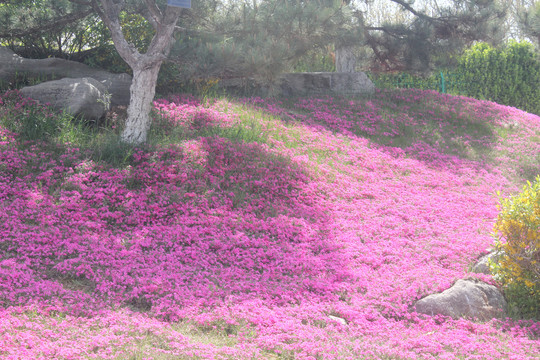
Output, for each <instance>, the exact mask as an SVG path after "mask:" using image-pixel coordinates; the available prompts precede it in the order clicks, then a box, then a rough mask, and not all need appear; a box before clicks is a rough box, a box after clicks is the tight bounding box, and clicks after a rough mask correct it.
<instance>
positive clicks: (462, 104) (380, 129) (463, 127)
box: [285, 89, 507, 167]
mask: <svg viewBox="0 0 540 360" xmlns="http://www.w3.org/2000/svg"><path fill="white" fill-rule="evenodd" d="M285 103H286V107H287V109H288V110H290V111H291V112H292V117H295V118H298V119H301V120H302V122H303V123H307V124H314V125H317V126H321V125H322V126H323V127H324V128H326V129H328V130H330V131H332V132H338V133H342V134H345V135H347V136H359V137H362V138H367V139H369V140H370V141H371V142H372V143H375V144H378V145H379V148H380V150H382V151H384V152H388V153H390V154H392V155H394V154H396V153H403V152H404V153H405V154H406V155H407V156H408V157H412V158H415V159H417V160H420V161H422V162H424V163H426V164H428V165H429V166H434V167H447V166H449V164H454V165H456V166H458V167H459V166H460V164H461V162H462V161H467V162H469V163H470V161H473V162H478V163H493V162H494V151H493V149H494V146H495V144H496V143H497V139H498V133H497V129H498V128H501V127H504V126H507V125H506V124H505V123H504V121H505V119H504V118H503V116H502V115H501V114H500V109H499V108H498V107H497V106H496V105H494V104H492V103H489V102H485V101H479V100H475V99H469V98H465V97H457V96H450V95H446V94H439V93H437V92H432V91H421V90H415V89H407V90H396V91H380V92H377V93H376V94H375V95H374V96H372V97H369V98H356V99H347V98H343V97H325V98H299V99H295V100H294V101H287V102H285ZM396 149H397V151H396Z"/></svg>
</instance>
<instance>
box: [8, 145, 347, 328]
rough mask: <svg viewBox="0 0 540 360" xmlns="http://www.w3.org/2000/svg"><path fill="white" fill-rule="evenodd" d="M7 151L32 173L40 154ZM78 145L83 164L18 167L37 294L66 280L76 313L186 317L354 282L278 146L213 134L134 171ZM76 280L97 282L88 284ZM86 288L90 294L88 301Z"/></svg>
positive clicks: (316, 203) (15, 220)
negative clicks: (94, 160) (107, 310)
mask: <svg viewBox="0 0 540 360" xmlns="http://www.w3.org/2000/svg"><path fill="white" fill-rule="evenodd" d="M2 150H4V149H2ZM4 155H5V162H6V163H11V162H12V161H11V160H13V159H11V158H13V157H15V158H17V157H21V159H19V160H16V163H18V164H20V167H21V169H18V170H17V171H19V172H21V174H22V173H27V172H26V171H25V170H24V169H23V167H24V159H23V157H24V156H26V157H28V156H30V155H28V153H24V154H23V153H22V152H17V151H14V150H13V149H10V150H9V151H6V152H5V154H4ZM42 155H43V154H42ZM74 156H75V155H72V156H70V157H69V161H70V165H69V166H68V165H67V164H63V160H62V159H56V160H54V161H51V162H49V163H44V164H43V165H42V166H41V168H40V171H36V170H34V173H33V175H32V176H27V177H25V178H22V177H20V178H19V177H18V176H16V174H15V175H13V174H14V173H13V171H11V173H10V174H9V176H10V177H9V179H11V180H10V187H11V188H10V190H9V191H6V194H5V196H4V197H3V198H2V199H1V201H2V208H3V211H2V212H1V214H0V215H1V217H2V223H3V224H4V225H3V226H2V228H1V229H0V230H1V231H2V238H3V239H9V247H10V251H11V252H10V253H11V254H16V255H13V256H11V257H10V258H12V257H15V258H17V259H18V260H15V261H19V260H20V261H24V262H25V264H29V265H28V266H29V269H31V270H32V273H33V278H32V287H34V288H39V289H42V290H40V291H39V292H35V291H34V292H28V293H26V292H25V291H23V290H24V286H22V287H21V289H19V290H21V294H22V293H24V294H22V295H21V297H20V298H21V299H24V301H37V302H50V301H51V300H50V297H51V294H50V293H48V292H47V289H46V288H50V286H51V284H53V285H54V284H56V285H54V286H55V287H54V288H55V289H56V290H54V291H55V293H54V294H53V298H54V299H55V303H57V304H63V307H62V309H63V310H64V311H66V312H68V313H69V312H70V311H71V310H73V311H72V312H73V313H76V314H81V313H85V314H87V315H92V314H95V313H97V312H99V311H101V310H102V309H103V306H105V305H104V304H107V305H108V306H113V307H117V306H129V307H132V308H134V309H139V310H141V311H148V312H150V313H151V314H154V315H156V316H159V317H161V318H164V319H169V320H177V319H179V318H181V317H182V316H183V314H184V313H185V311H187V310H186V309H189V308H192V309H193V308H197V307H200V306H213V305H217V304H222V303H224V302H242V301H245V300H249V299H254V298H258V299H263V300H264V301H265V302H266V303H268V304H269V305H281V304H288V303H298V302H301V301H303V300H304V299H306V298H309V299H314V298H318V299H323V298H327V299H336V298H337V296H338V295H337V294H336V289H340V287H341V286H342V285H343V286H344V283H345V282H346V281H347V278H348V274H347V271H346V270H345V269H346V267H344V266H343V259H342V258H341V257H340V252H339V250H338V248H337V247H336V246H335V245H334V244H332V242H331V241H330V239H329V231H328V229H327V226H328V222H329V221H330V220H329V218H328V217H327V215H326V214H325V211H324V210H325V209H324V207H323V205H322V202H321V198H319V196H318V194H317V193H316V192H315V191H313V190H312V189H311V188H310V181H309V178H308V177H307V176H306V174H305V171H304V169H302V168H301V167H299V166H298V165H294V164H292V163H291V162H290V161H288V160H287V159H286V158H283V157H280V156H277V155H275V154H273V153H272V152H271V151H270V150H269V149H268V148H267V147H265V146H264V145H260V144H256V143H251V144H245V143H241V142H238V143H235V142H231V141H229V140H227V139H224V138H220V137H202V138H197V139H192V140H190V141H187V142H185V143H182V144H181V145H171V146H169V147H167V148H160V149H159V150H156V151H147V152H145V151H138V152H136V153H135V154H134V155H133V161H132V163H131V165H130V166H129V167H127V168H125V169H115V168H111V167H107V166H100V165H99V164H91V165H89V166H86V165H85V166H79V164H83V163H84V164H87V163H85V159H82V158H81V159H79V160H77V159H74ZM21 160H23V161H21ZM64 165H66V167H65V168H64ZM59 168H64V170H63V171H64V172H63V173H62V175H61V176H60V175H58V173H54V172H53V171H52V169H59ZM2 169H3V167H1V166H0V171H4V170H2ZM6 171H7V170H6ZM12 173H13V174H12ZM1 175H2V176H7V175H6V174H1ZM133 184H137V186H134V185H133ZM49 187H50V188H54V192H53V191H48V189H49ZM36 199H37V200H36ZM20 209H25V210H24V211H20ZM17 224H18V225H17ZM15 225H17V226H15ZM22 229H26V230H25V231H22ZM5 241H7V240H5ZM1 260H3V258H1V257H0V261H1ZM70 279H73V281H75V282H78V283H81V282H84V283H85V284H86V285H88V286H85V294H83V293H82V292H81V289H78V288H77V287H76V286H70V285H69V282H70ZM40 283H42V284H43V286H41V285H39V284H40ZM23 285H24V284H23ZM45 294H48V295H47V296H48V297H46V295H45ZM83 295H84V296H83ZM88 297H90V299H92V301H89V300H88ZM81 298H85V299H87V300H85V304H88V306H86V305H84V304H76V303H74V299H81ZM21 301H22V300H21ZM91 304H93V305H91ZM70 309H71V310H70ZM75 310H76V311H75Z"/></svg>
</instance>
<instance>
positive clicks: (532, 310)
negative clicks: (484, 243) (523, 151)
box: [492, 176, 540, 317]
mask: <svg viewBox="0 0 540 360" xmlns="http://www.w3.org/2000/svg"><path fill="white" fill-rule="evenodd" d="M495 236H496V239H497V242H496V249H497V251H498V255H499V256H498V260H497V262H496V263H493V264H492V270H493V272H494V275H495V277H496V278H497V279H498V280H499V281H501V283H502V285H503V287H504V289H505V292H506V294H507V300H509V302H510V303H512V302H514V306H517V307H518V308H519V309H518V310H519V312H520V313H521V314H522V315H526V316H533V317H538V315H540V176H538V177H537V178H536V180H535V181H534V182H533V183H530V182H527V185H525V186H524V187H523V191H522V192H521V193H519V194H518V195H516V196H514V197H511V198H507V199H503V198H501V199H500V213H499V216H498V218H497V222H496V223H495ZM511 305H512V304H511Z"/></svg>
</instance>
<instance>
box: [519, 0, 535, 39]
mask: <svg viewBox="0 0 540 360" xmlns="http://www.w3.org/2000/svg"><path fill="white" fill-rule="evenodd" d="M518 19H519V25H520V28H521V30H522V31H523V33H524V34H525V36H527V37H528V38H529V39H530V40H531V41H533V42H534V43H535V44H536V47H537V49H540V1H536V2H533V3H532V4H530V6H528V7H526V8H523V9H522V10H521V11H520V12H519V13H518Z"/></svg>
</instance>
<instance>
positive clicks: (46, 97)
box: [21, 78, 110, 120]
mask: <svg viewBox="0 0 540 360" xmlns="http://www.w3.org/2000/svg"><path fill="white" fill-rule="evenodd" d="M21 93H22V94H23V95H24V96H26V97H29V98H32V99H34V100H37V101H39V102H40V103H42V104H45V103H50V105H51V106H52V107H53V108H55V109H58V110H66V111H67V112H68V113H70V114H72V115H74V116H81V117H84V118H85V119H89V120H99V119H100V118H102V117H103V115H105V112H106V111H107V110H109V105H110V104H108V103H107V100H108V99H107V88H106V87H105V85H103V84H102V83H101V82H99V81H97V80H94V79H92V78H79V79H71V78H64V79H61V80H54V81H47V82H44V83H41V84H38V85H35V86H27V87H25V88H22V89H21Z"/></svg>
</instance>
